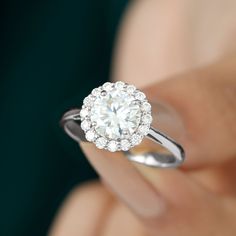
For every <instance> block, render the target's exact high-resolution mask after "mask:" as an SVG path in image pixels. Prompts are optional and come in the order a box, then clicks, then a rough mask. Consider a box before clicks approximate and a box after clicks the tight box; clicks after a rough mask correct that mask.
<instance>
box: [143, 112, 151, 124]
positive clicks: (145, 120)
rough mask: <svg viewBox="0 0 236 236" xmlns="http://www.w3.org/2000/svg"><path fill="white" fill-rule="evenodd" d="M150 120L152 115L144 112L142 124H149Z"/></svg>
mask: <svg viewBox="0 0 236 236" xmlns="http://www.w3.org/2000/svg"><path fill="white" fill-rule="evenodd" d="M151 122H152V116H151V115H149V114H146V115H144V116H143V123H144V124H150V123H151Z"/></svg>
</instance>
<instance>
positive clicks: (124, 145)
mask: <svg viewBox="0 0 236 236" xmlns="http://www.w3.org/2000/svg"><path fill="white" fill-rule="evenodd" d="M120 146H121V149H122V150H123V151H128V150H129V149H130V147H131V143H130V142H129V140H127V139H123V140H121V142H120Z"/></svg>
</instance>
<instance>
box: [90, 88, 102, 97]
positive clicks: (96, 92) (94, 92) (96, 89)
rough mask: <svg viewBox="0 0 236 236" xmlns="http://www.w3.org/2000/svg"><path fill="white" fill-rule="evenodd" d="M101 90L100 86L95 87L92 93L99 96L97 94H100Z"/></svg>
mask: <svg viewBox="0 0 236 236" xmlns="http://www.w3.org/2000/svg"><path fill="white" fill-rule="evenodd" d="M100 92H101V90H100V89H99V88H95V89H93V91H92V94H93V95H94V96H97V95H99V93H100Z"/></svg>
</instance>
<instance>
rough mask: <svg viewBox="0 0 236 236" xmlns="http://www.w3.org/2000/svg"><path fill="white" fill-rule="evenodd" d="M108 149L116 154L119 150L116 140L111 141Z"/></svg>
mask: <svg viewBox="0 0 236 236" xmlns="http://www.w3.org/2000/svg"><path fill="white" fill-rule="evenodd" d="M107 149H108V150H109V151H110V152H115V151H117V150H118V143H117V142H116V141H114V140H112V141H110V142H109V143H108V145H107Z"/></svg>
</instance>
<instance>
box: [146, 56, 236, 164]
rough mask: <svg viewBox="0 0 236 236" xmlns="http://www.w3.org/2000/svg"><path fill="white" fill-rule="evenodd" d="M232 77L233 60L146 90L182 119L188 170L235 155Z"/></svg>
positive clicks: (235, 66) (235, 98) (235, 68)
mask: <svg viewBox="0 0 236 236" xmlns="http://www.w3.org/2000/svg"><path fill="white" fill-rule="evenodd" d="M235 77H236V59H235V58H232V59H227V60H225V61H223V62H219V63H217V64H215V65H211V66H208V67H205V68H202V69H198V70H194V71H192V72H189V73H185V74H182V75H179V76H177V77H175V78H173V79H169V80H166V81H164V82H161V83H158V84H156V85H152V86H150V87H149V88H147V89H146V90H145V91H146V93H147V94H148V95H149V99H151V100H152V101H160V100H161V101H164V102H165V103H167V104H168V105H170V106H171V107H173V108H174V109H175V110H176V111H177V113H178V114H179V116H180V117H181V119H182V121H183V124H184V127H185V132H182V133H181V134H179V138H180V139H181V140H180V142H181V143H182V144H183V146H184V147H185V151H186V155H187V159H186V165H187V166H188V167H199V166H206V165H212V164H214V165H216V164H217V163H222V162H224V161H226V160H230V159H232V158H234V157H235V156H236V146H235V145H234V142H235V138H236V125H235V123H236V80H235ZM160 128H161V127H160ZM183 134H184V135H183ZM177 138H178V137H177Z"/></svg>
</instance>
